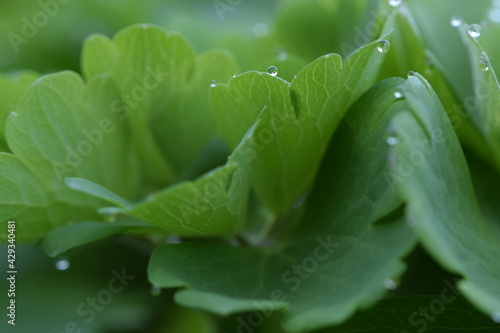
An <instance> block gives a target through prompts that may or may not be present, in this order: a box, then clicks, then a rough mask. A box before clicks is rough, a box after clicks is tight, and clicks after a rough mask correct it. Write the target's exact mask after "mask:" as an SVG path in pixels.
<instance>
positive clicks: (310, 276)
mask: <svg viewBox="0 0 500 333" xmlns="http://www.w3.org/2000/svg"><path fill="white" fill-rule="evenodd" d="M449 4H450V1H443V2H442V3H440V4H439V5H435V4H434V3H432V2H431V1H427V0H426V1H421V2H416V1H414V2H411V1H409V2H408V3H406V2H403V3H401V1H395V0H392V1H389V2H388V3H387V2H386V1H380V2H366V1H339V2H328V1H320V0H318V1H283V2H281V4H280V7H279V10H278V12H277V14H276V17H275V19H274V21H273V23H272V24H271V29H270V30H269V32H267V30H266V31H265V32H266V33H264V32H262V31H260V30H259V29H264V28H265V29H268V27H267V26H266V25H265V24H264V26H262V25H260V26H259V25H257V26H256V27H257V28H256V29H257V32H256V35H257V37H254V38H249V39H248V40H247V41H246V44H245V45H246V46H244V47H242V46H241V45H242V43H243V42H242V41H241V40H236V39H235V38H234V37H233V38H230V37H228V36H227V35H223V34H221V36H220V38H213V39H214V40H215V41H214V45H217V46H219V47H221V46H223V47H224V48H225V49H224V48H217V49H213V50H206V51H204V52H198V53H197V52H196V51H195V49H194V48H193V46H191V45H190V44H189V43H188V42H187V40H186V39H185V38H184V37H182V36H181V35H179V34H178V33H173V32H170V31H168V30H165V29H164V28H162V27H160V26H157V25H153V24H136V25H132V26H130V27H128V28H125V29H123V30H121V31H119V32H118V33H117V34H116V35H115V36H114V37H113V38H112V39H111V38H108V37H106V36H104V35H101V34H96V35H92V36H91V37H89V38H88V39H87V40H86V41H85V43H84V46H83V50H82V58H81V73H82V74H81V75H80V74H77V73H75V72H69V71H63V72H57V73H53V74H49V75H39V74H36V73H33V72H22V73H20V74H19V73H18V74H16V75H5V76H3V77H2V78H0V94H2V96H4V97H9V100H8V101H7V102H5V103H4V104H3V105H2V106H1V107H0V114H1V115H2V116H3V118H5V119H6V123H5V131H3V126H2V132H0V136H1V137H0V149H2V150H3V151H4V152H3V153H0V188H1V189H2V191H1V192H0V207H1V210H0V220H1V221H5V222H7V221H16V228H15V235H16V241H17V242H29V241H34V240H40V239H41V244H42V247H43V249H44V250H45V252H46V253H47V254H48V255H49V256H50V257H57V258H60V260H62V261H59V263H60V265H62V268H61V269H63V270H64V269H66V268H67V265H68V262H66V259H65V257H61V256H64V255H68V254H66V253H67V252H68V251H70V252H69V255H70V254H71V253H78V251H83V249H88V246H89V244H91V243H93V242H97V241H102V242H101V243H98V244H101V245H100V246H102V247H106V246H110V247H113V244H114V243H113V239H112V238H111V239H109V237H111V236H115V235H118V234H122V235H124V236H122V238H120V239H122V240H123V242H125V243H126V244H128V246H130V247H133V248H140V249H144V251H145V253H146V256H144V257H139V258H137V256H136V257H135V258H134V259H133V260H128V256H131V257H133V256H132V255H127V256H125V258H123V257H122V258H121V261H117V262H120V263H123V264H119V265H118V264H117V266H114V267H115V269H113V270H112V271H111V275H109V274H108V275H107V277H104V279H108V280H109V278H111V280H109V284H107V286H108V287H107V288H104V289H101V290H99V291H98V292H97V296H96V298H95V299H97V302H98V304H97V305H96V306H94V305H95V299H94V305H92V302H91V301H88V299H89V298H87V302H82V303H80V304H78V302H76V306H74V305H71V302H70V303H69V305H68V306H69V307H70V308H71V307H72V309H74V308H75V307H76V311H75V310H73V312H76V314H77V318H78V319H79V321H80V322H83V324H79V322H78V320H77V321H74V320H73V319H71V318H70V317H68V318H67V319H62V322H63V323H64V324H63V325H60V326H59V327H64V329H65V330H66V331H75V332H76V331H78V330H80V331H82V332H87V331H88V332H108V331H110V332H112V331H127V332H128V331H131V332H132V331H155V332H218V331H220V332H223V331H236V332H254V331H261V332H267V331H273V332H275V331H278V330H281V329H283V330H284V331H287V332H306V331H310V330H321V329H323V330H324V331H325V332H388V331H409V332H425V331H429V332H430V331H432V330H433V329H436V328H437V329H439V328H440V327H441V328H443V329H448V330H454V329H455V330H458V329H459V328H460V329H462V328H466V329H469V330H471V331H472V330H480V329H481V330H482V331H485V332H486V331H488V332H497V331H499V329H500V328H499V325H498V323H499V322H500V284H499V283H498V281H500V242H498V239H499V237H500V224H499V220H498V216H499V213H500V212H499V211H498V208H497V206H498V205H497V202H496V197H497V193H496V192H497V187H495V186H492V184H497V183H499V182H500V178H499V177H500V176H499V175H498V170H499V168H500V144H499V142H500V141H499V139H500V137H499V136H500V131H499V129H498V121H499V120H498V119H499V118H498V117H499V114H498V110H499V107H500V90H499V85H498V80H497V78H496V75H495V71H494V68H495V65H496V63H497V61H498V52H499V51H498V50H499V49H498V47H497V46H496V45H495V38H494V36H495V33H496V32H497V30H498V29H500V28H499V27H500V25H499V24H498V22H495V16H494V13H495V12H494V11H495V10H497V11H500V9H498V8H496V7H494V5H491V4H489V3H488V4H486V3H482V4H481V5H480V6H479V5H478V6H477V8H475V9H474V11H472V14H473V15H477V16H478V17H482V16H484V12H485V11H486V10H489V11H490V12H489V13H490V20H489V21H487V22H486V21H485V22H486V23H484V24H483V25H484V26H483V27H482V30H481V31H479V30H477V31H476V29H481V27H479V26H477V27H476V26H475V25H469V24H468V23H467V22H465V21H463V20H462V19H459V18H456V17H455V18H454V19H453V20H452V25H453V27H452V26H450V25H449V20H450V18H451V16H452V14H453V13H452V14H450V12H449V9H448V5H449ZM223 5H225V6H229V5H228V4H227V3H223V4H218V6H223ZM232 6H233V7H231V8H232V10H236V7H235V6H236V3H233V5H232ZM431 6H432V7H433V8H434V6H435V8H434V9H435V11H434V12H435V14H434V15H435V17H434V18H432V19H428V18H427V17H426V15H427V14H428V10H429V8H430V7H431ZM490 6H493V7H490ZM221 8H226V10H229V9H227V8H229V7H215V9H216V10H217V11H218V13H219V14H220V15H222V14H221V13H223V12H221V10H223V9H221ZM456 10H457V12H460V13H463V14H464V15H472V14H470V13H469V14H467V11H468V10H470V8H469V4H468V3H467V2H465V1H459V2H458V5H457V8H456ZM346 13H347V14H346ZM443 20H444V21H445V22H444V23H446V28H441V27H442V26H443ZM297 22H301V23H303V24H302V25H300V27H299V28H298V27H297ZM423 22H425V23H423ZM262 24H263V23H262ZM360 27H361V28H360ZM339 31H346V33H345V34H339V33H338V32H339ZM254 32H255V29H254ZM191 33H192V35H193V36H198V37H193V38H194V40H195V41H197V40H198V39H200V40H202V39H203V36H204V33H205V32H204V31H203V29H199V31H196V32H191ZM238 33H239V32H237V33H235V36H239V35H238ZM479 35H480V36H479ZM311 36H314V38H312V37H311ZM460 38H461V40H460ZM441 44H443V45H445V46H443V45H441ZM245 50H252V51H251V57H249V56H248V54H245V53H248V51H245ZM333 51H337V52H339V53H341V55H339V54H336V53H330V52H333ZM326 53H328V54H326ZM235 54H236V56H235ZM456 54H458V55H457V57H456V58H455V55H456ZM465 55H468V58H467V57H466V56H465ZM450 57H451V58H452V59H451V60H449V58H450ZM448 60H449V61H448ZM469 62H470V64H469ZM275 65H276V67H277V68H274V67H273V66H275ZM268 67H269V69H268V70H267V71H266V69H267V68H268ZM457 68H460V71H459V72H458V73H457ZM246 70H249V71H246ZM256 70H257V71H256ZM235 73H240V74H235ZM12 110H15V111H13V112H11V111H12ZM2 225H3V224H2ZM9 225H10V224H9ZM10 230H11V229H9V228H8V227H7V223H5V226H4V227H2V228H1V229H0V239H1V240H2V241H5V242H6V243H7V244H6V245H7V246H8V245H9V242H10V245H13V242H12V241H9V240H11V239H12V238H11V237H10V238H9V235H10V234H12V233H13V232H11V231H10ZM105 239H108V240H107V241H106V240H105ZM115 239H116V238H115ZM418 244H420V245H418ZM85 246H87V247H85ZM420 246H421V247H423V248H424V249H425V251H426V252H427V253H428V254H430V256H432V258H433V259H434V260H436V261H437V262H438V264H439V265H440V266H442V267H443V268H444V269H446V270H448V271H449V272H451V273H453V274H455V275H452V276H450V275H445V273H443V271H440V270H439V269H436V270H435V272H436V273H435V274H436V275H435V276H436V277H437V278H438V279H442V278H443V277H447V279H446V280H445V281H446V283H442V281H441V280H440V281H439V282H438V283H437V284H435V285H434V288H435V289H432V290H431V291H425V292H423V293H421V292H415V290H416V289H418V288H417V287H415V288H413V286H410V287H408V286H405V279H408V281H407V282H408V285H410V282H409V281H411V277H410V278H405V277H403V274H404V272H405V269H406V266H407V265H406V264H405V258H407V257H409V258H413V257H412V256H413V255H415V253H417V255H418V258H424V259H423V260H427V261H426V263H428V262H430V261H431V260H430V259H429V258H427V257H425V255H422V249H421V248H420ZM95 249H99V247H97V248H94V250H95ZM90 251H92V249H91V250H90ZM111 251H112V252H113V251H116V250H111ZM127 251H130V249H129V250H127ZM412 253H414V254H412ZM80 255H81V254H80ZM74 256H75V257H74V258H75V259H74V260H76V261H77V260H78V255H77V254H75V255H74ZM119 256H120V255H119V254H115V255H112V256H111V259H110V260H111V261H113V260H114V258H115V257H119ZM149 256H150V258H149V259H148V257H149ZM425 258H427V259H425ZM94 260H96V261H98V260H97V259H94ZM407 261H408V263H409V265H410V266H411V264H412V262H411V260H410V259H407ZM145 262H148V267H147V277H148V280H149V282H150V283H151V284H152V285H153V293H154V294H158V293H159V290H160V288H162V289H166V290H167V291H166V294H164V295H166V296H163V297H162V298H160V299H158V300H157V299H154V300H151V299H149V296H148V294H145V293H144V287H141V288H142V289H141V288H139V287H136V289H138V290H140V291H142V293H138V295H139V296H137V299H133V300H134V302H137V303H136V304H144V308H145V309H147V311H146V313H143V312H141V311H140V310H138V308H140V306H135V307H134V306H133V305H131V306H129V307H127V306H125V307H123V309H121V310H119V311H118V313H119V314H120V316H121V317H127V316H129V318H128V321H127V320H126V321H124V322H123V323H121V324H120V323H119V320H113V317H112V316H106V318H107V319H105V320H103V319H100V320H97V321H96V320H95V318H96V316H97V314H96V313H97V312H102V311H104V308H105V305H107V304H109V303H111V300H112V299H113V297H123V296H122V295H121V291H122V290H124V289H125V288H126V287H127V286H128V284H129V282H130V281H132V280H134V279H135V275H130V271H128V272H129V273H128V275H127V267H129V265H130V267H131V266H133V267H135V268H136V269H142V270H143V272H144V270H145V267H143V266H144V263H145ZM89 265H91V264H89ZM141 265H143V266H141ZM416 265H418V264H416ZM120 267H124V268H123V269H121V270H120ZM138 267H139V268H138ZM19 270H20V273H19V274H21V273H22V270H21V268H20V269H19ZM410 270H411V267H410ZM108 271H109V269H108ZM35 272H36V271H35ZM35 274H36V273H35ZM431 275H432V274H431ZM66 278H67V281H73V280H72V279H73V277H71V276H70V275H68V276H67V277H66ZM59 279H60V280H61V281H64V278H56V281H58V280H59ZM400 280H401V281H400ZM117 281H118V282H120V283H121V285H120V287H116V284H117V283H118V282H117ZM450 281H452V282H450ZM455 282H457V286H456V287H455V286H454V284H455ZM73 283H74V282H73ZM99 283H100V282H99ZM99 283H94V282H93V281H89V283H88V284H87V285H88V286H94V285H100V284H99ZM413 283H415V282H413ZM417 283H418V282H417ZM69 286H70V289H71V288H72V287H73V286H74V285H72V284H69ZM398 286H400V287H399V288H397V289H396V287H398ZM50 288H55V286H54V285H51V286H50ZM101 288H102V287H101ZM173 288H176V290H173ZM405 288H406V289H405ZM125 290H126V289H125ZM134 290H135V289H134ZM436 290H437V291H436ZM92 293H93V294H95V292H93V291H92V289H91V288H89V290H86V288H83V289H82V291H81V295H78V296H75V297H76V299H77V300H79V299H85V297H86V296H84V295H89V294H92ZM429 293H430V294H433V295H434V296H429V295H428V294H429ZM415 294H424V296H422V295H417V296H415ZM462 294H463V296H464V297H463V298H462V297H460V296H461V295H462ZM104 295H107V296H104ZM106 297H107V298H106ZM26 299H27V298H26ZM381 299H382V300H381ZM103 300H109V302H107V301H106V302H107V303H106V302H105V301H103ZM173 300H175V303H176V304H177V305H175V304H174V303H173ZM127 301H128V302H131V301H130V300H127ZM127 301H124V304H127ZM66 302H67V300H66ZM162 302H163V303H162ZM468 302H470V304H469V303H468ZM18 303H19V304H20V305H19V306H22V300H20V301H19V302H18ZM62 303H63V302H61V304H62ZM105 303H106V304H105ZM82 304H83V305H82ZM162 304H168V312H169V315H168V316H167V318H169V319H168V321H163V320H161V319H158V320H157V321H155V322H154V323H153V324H152V323H151V322H153V320H152V319H151V318H152V317H154V316H153V314H157V315H158V317H161V313H160V312H159V311H160V310H159V309H163V307H162ZM163 306H164V305H163ZM179 306H180V307H179ZM155 309H156V310H155ZM26 311H28V310H26ZM32 311H34V310H32ZM148 311H149V312H148ZM208 313H210V314H208ZM463 313H466V314H467V317H465V316H463V317H462V314H463ZM214 314H215V315H214ZM280 314H282V315H283V318H281V316H280ZM485 315H486V316H485ZM73 316H74V313H73ZM227 316H229V317H227ZM63 318H66V317H63ZM110 318H111V319H110ZM458 319H459V320H458ZM18 320H19V321H20V320H21V319H18ZM456 320H458V321H456ZM148 321H149V322H150V323H149V325H150V326H148V328H147V329H146V328H140V327H137V328H136V327H135V326H134V325H138V324H137V323H144V322H148ZM281 322H282V328H280V326H281ZM360 323H361V324H360ZM50 325H56V324H52V323H51V324H50ZM139 326H140V325H139ZM47 327H50V328H47V329H56V328H57V327H54V326H47ZM26 331H29V329H26ZM434 331H436V330H434Z"/></svg>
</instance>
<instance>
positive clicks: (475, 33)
mask: <svg viewBox="0 0 500 333" xmlns="http://www.w3.org/2000/svg"><path fill="white" fill-rule="evenodd" d="M467 33H468V34H469V36H471V37H472V38H477V37H479V36H481V27H480V26H479V24H471V25H469V27H468V28H467Z"/></svg>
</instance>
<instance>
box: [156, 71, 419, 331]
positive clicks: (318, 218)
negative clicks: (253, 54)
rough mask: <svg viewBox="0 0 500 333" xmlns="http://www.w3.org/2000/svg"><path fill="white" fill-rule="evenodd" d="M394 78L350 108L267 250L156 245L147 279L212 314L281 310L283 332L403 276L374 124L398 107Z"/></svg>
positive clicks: (327, 318)
mask: <svg viewBox="0 0 500 333" xmlns="http://www.w3.org/2000/svg"><path fill="white" fill-rule="evenodd" d="M255 77H256V78H258V77H259V76H258V75H255ZM403 83H404V81H403V80H401V79H391V80H387V81H384V82H382V83H380V84H378V85H377V86H375V87H374V88H372V89H371V90H369V91H368V92H367V93H366V94H365V95H364V96H363V97H361V98H360V100H359V101H358V102H357V103H356V104H355V105H354V106H353V107H352V108H351V109H350V111H349V112H348V113H347V115H346V118H345V119H344V122H343V123H342V125H341V126H340V128H339V130H338V131H337V133H336V134H335V136H334V137H333V139H332V144H331V146H330V150H329V152H328V154H327V155H326V161H325V163H324V164H323V166H322V169H321V171H320V174H319V176H318V182H317V184H316V186H315V188H314V189H313V192H312V194H311V198H310V200H308V203H307V204H306V206H305V208H304V207H302V208H301V207H299V208H296V209H295V210H294V211H292V214H295V215H297V218H300V216H302V215H303V214H304V215H303V216H302V217H301V218H300V223H299V224H298V227H296V228H294V229H293V231H292V232H289V233H288V234H287V235H286V236H285V237H284V239H281V240H276V243H275V244H273V245H271V246H269V245H267V246H268V247H264V246H265V245H266V244H265V243H264V244H263V247H234V246H231V245H228V244H224V243H213V242H212V243H206V242H203V243H202V242H188V243H181V244H176V245H163V246H160V247H159V248H157V249H156V250H155V252H154V253H153V256H152V258H151V261H150V265H149V271H148V273H149V279H150V281H151V283H153V284H154V285H156V286H159V287H165V288H175V287H188V288H189V289H184V290H181V291H179V292H177V294H176V300H177V302H179V303H180V304H181V305H184V306H188V307H193V308H200V309H204V310H208V311H211V312H215V313H220V314H228V313H234V312H239V311H244V310H247V311H251V310H257V311H260V312H261V313H262V316H269V315H270V312H272V311H277V310H283V309H286V313H285V314H286V317H285V322H284V327H285V329H286V330H287V331H290V332H299V331H302V330H306V329H313V328H319V327H323V326H328V325H332V324H336V323H340V322H343V321H345V320H346V319H347V318H348V317H350V316H351V315H352V314H353V313H354V312H355V311H356V310H357V309H359V308H365V307H367V306H369V305H371V304H372V303H373V302H375V301H376V300H377V299H378V298H379V297H380V296H381V295H382V294H383V293H384V291H385V288H384V282H385V281H386V280H387V279H395V278H397V277H398V276H399V275H400V274H401V273H402V272H403V270H404V264H403V263H402V262H401V260H400V258H401V257H402V256H404V255H405V254H406V253H407V252H408V251H409V250H410V249H411V248H412V246H413V245H414V243H415V239H414V236H413V234H412V232H411V230H410V229H409V228H408V227H407V226H406V225H405V224H404V222H403V219H402V216H401V214H391V213H393V212H394V211H397V210H399V209H400V206H401V203H402V202H401V200H400V199H399V198H398V197H397V195H396V193H395V192H393V191H391V190H390V188H389V187H388V185H387V183H386V181H385V178H384V170H385V167H386V158H385V156H386V153H387V152H388V147H387V144H386V142H385V140H386V132H385V129H384V128H385V127H386V125H387V123H388V121H389V120H390V118H391V116H392V115H393V114H394V112H396V111H398V110H400V107H404V104H402V103H399V102H397V103H395V104H394V102H395V100H396V98H395V97H394V96H393V94H394V90H395V89H396V87H398V86H400V85H401V84H403ZM259 125H260V124H259ZM366 166H369V168H367V167H366ZM304 209H305V213H304V212H303V210H304ZM301 212H302V213H301ZM391 215H392V216H391ZM381 220H385V222H381ZM377 222H379V223H377ZM243 320H246V318H243Z"/></svg>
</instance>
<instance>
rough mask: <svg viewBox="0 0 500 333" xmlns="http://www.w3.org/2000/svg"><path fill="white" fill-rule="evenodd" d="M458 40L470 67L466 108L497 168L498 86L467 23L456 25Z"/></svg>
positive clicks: (499, 164)
mask: <svg viewBox="0 0 500 333" xmlns="http://www.w3.org/2000/svg"><path fill="white" fill-rule="evenodd" d="M458 30H459V32H460V35H461V37H462V40H463V42H464V44H465V46H466V47H467V50H468V51H469V59H470V62H471V69H472V71H471V72H472V84H473V88H474V98H473V99H472V101H469V104H471V105H469V106H468V109H469V110H468V111H469V115H470V117H471V120H472V122H473V123H474V125H475V126H476V128H477V129H478V130H479V131H480V132H481V133H482V135H483V137H484V140H485V142H486V144H487V145H488V146H489V148H490V151H491V153H492V154H491V155H490V156H489V158H490V159H491V161H492V163H494V164H495V165H496V166H497V168H498V169H500V131H499V130H498V125H499V124H500V115H499V114H498V110H499V109H500V87H499V84H498V79H497V76H496V74H495V71H494V69H493V67H492V65H491V62H490V59H489V57H488V55H487V54H486V52H485V51H484V50H483V48H482V47H481V45H480V40H479V41H478V39H476V38H473V37H471V36H470V35H469V34H468V32H467V24H466V23H462V25H461V26H460V27H459V28H458Z"/></svg>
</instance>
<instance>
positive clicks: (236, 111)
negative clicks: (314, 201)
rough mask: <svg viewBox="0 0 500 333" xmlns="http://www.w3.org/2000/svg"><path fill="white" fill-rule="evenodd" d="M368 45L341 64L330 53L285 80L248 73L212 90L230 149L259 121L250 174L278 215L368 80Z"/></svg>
mask: <svg viewBox="0 0 500 333" xmlns="http://www.w3.org/2000/svg"><path fill="white" fill-rule="evenodd" d="M378 45H379V41H375V42H372V43H370V44H368V45H366V46H364V47H363V48H361V49H360V50H358V51H357V52H356V53H354V54H353V55H352V56H350V57H349V58H348V59H347V60H346V61H345V62H344V63H342V59H341V57H340V56H339V55H337V54H329V55H326V56H323V57H321V58H319V59H317V60H316V61H314V62H312V63H311V64H309V65H308V66H306V67H305V68H304V69H303V70H302V71H301V72H300V73H299V74H297V76H296V77H295V78H294V80H293V81H292V83H291V84H289V83H288V82H286V81H284V80H282V79H280V78H279V77H273V76H271V75H268V74H267V73H258V72H248V73H245V74H242V75H240V76H236V77H234V78H232V79H230V80H229V82H228V84H227V85H226V84H219V85H217V86H216V87H214V88H212V106H213V110H214V113H215V116H216V118H217V122H218V126H219V130H220V132H221V133H222V135H223V137H224V139H225V140H226V142H227V143H228V145H229V146H230V147H235V146H236V145H237V144H238V143H239V142H240V140H241V138H242V137H243V135H244V134H245V133H246V131H247V130H248V128H250V126H252V124H253V123H254V122H255V121H256V120H257V119H258V120H260V124H259V126H258V128H257V129H256V135H255V137H256V142H255V143H254V150H255V157H254V158H253V159H252V161H251V167H250V169H249V170H250V174H251V179H252V183H253V185H254V187H255V190H256V192H257V194H258V196H259V198H260V199H261V200H262V202H263V203H264V204H265V205H266V206H267V207H269V208H270V209H272V211H274V212H275V213H276V214H278V215H280V214H283V213H284V212H285V211H286V210H287V209H288V208H289V207H290V206H291V205H292V204H293V203H294V202H296V201H297V200H298V199H299V197H300V196H301V195H304V194H305V193H306V192H307V191H308V190H309V189H310V187H311V184H312V181H313V179H314V176H315V175H316V171H317V168H318V166H319V163H320V161H321V158H322V156H323V153H324V151H325V149H326V148H327V145H328V142H329V140H330V138H331V136H332V134H333V132H334V131H335V129H336V127H337V125H338V124H339V122H340V120H341V119H342V117H343V116H344V114H345V112H346V110H347V108H348V107H349V106H350V105H351V104H352V103H353V102H354V100H356V98H358V97H359V96H360V95H361V94H362V93H363V92H364V91H366V90H367V89H368V88H369V87H370V85H371V84H373V82H374V80H375V78H376V76H377V75H378V68H379V65H380V63H381V61H382V59H383V54H380V52H378V51H377V47H378Z"/></svg>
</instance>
